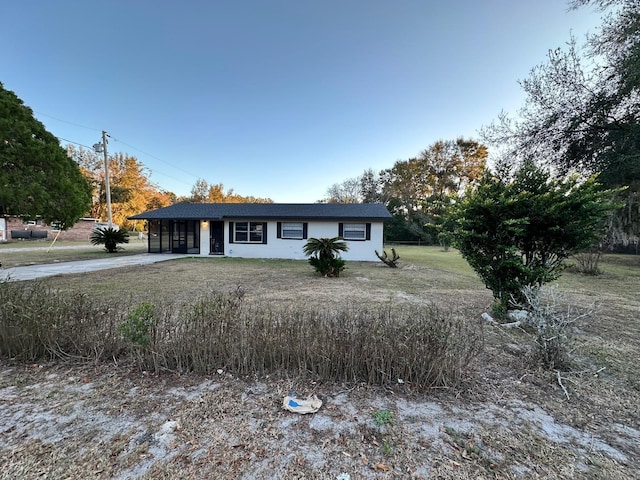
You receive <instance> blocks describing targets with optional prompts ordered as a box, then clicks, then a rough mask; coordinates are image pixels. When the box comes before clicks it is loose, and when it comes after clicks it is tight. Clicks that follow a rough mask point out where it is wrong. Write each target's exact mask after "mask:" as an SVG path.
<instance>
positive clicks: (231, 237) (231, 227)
mask: <svg viewBox="0 0 640 480" xmlns="http://www.w3.org/2000/svg"><path fill="white" fill-rule="evenodd" d="M229 243H233V222H229Z"/></svg>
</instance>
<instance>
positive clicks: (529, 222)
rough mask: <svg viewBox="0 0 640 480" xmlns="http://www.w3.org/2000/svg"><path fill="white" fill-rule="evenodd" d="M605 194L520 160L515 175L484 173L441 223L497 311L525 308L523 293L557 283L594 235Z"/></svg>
mask: <svg viewBox="0 0 640 480" xmlns="http://www.w3.org/2000/svg"><path fill="white" fill-rule="evenodd" d="M613 193H614V192H613V191H611V190H603V189H602V188H601V186H600V185H599V184H598V182H597V179H596V177H591V178H589V179H588V180H586V181H584V182H581V181H579V179H578V178H577V177H570V178H567V179H564V180H562V179H558V178H554V177H552V176H551V173H550V172H549V171H548V170H545V169H543V168H541V167H538V166H536V165H535V164H534V163H533V162H531V161H525V162H524V163H523V165H522V166H521V167H520V168H519V169H517V170H516V171H515V172H512V171H510V170H509V169H506V170H503V171H500V172H497V173H491V172H487V173H485V175H484V176H483V178H482V179H481V180H480V182H479V183H478V184H477V186H475V187H474V188H471V189H469V190H468V191H467V192H466V194H465V196H464V197H463V198H462V199H461V200H460V201H459V202H458V203H456V204H455V205H454V206H453V207H452V210H451V212H450V215H449V218H448V223H449V225H450V228H452V230H453V232H452V233H453V235H454V242H455V246H456V247H457V248H458V249H459V250H460V252H461V254H462V256H463V257H464V258H465V260H467V262H469V264H470V265H471V267H472V268H473V269H474V270H475V272H476V273H477V274H478V275H479V276H480V278H481V279H482V281H483V282H484V283H485V285H486V287H487V288H489V289H490V290H491V291H492V292H493V296H494V298H495V300H496V305H495V306H496V312H497V313H503V312H505V311H506V309H507V308H508V306H509V304H510V302H513V303H514V304H522V305H524V304H526V302H525V300H526V299H525V298H523V296H522V289H523V287H526V286H541V285H543V284H545V283H548V282H550V281H553V280H555V279H557V278H558V277H559V276H560V274H561V272H562V269H563V261H564V260H565V259H567V258H568V257H569V256H570V255H572V254H574V253H576V252H579V251H581V250H583V249H585V248H588V247H590V246H592V245H593V244H594V242H597V241H598V240H599V239H600V238H601V237H602V234H603V231H604V224H605V218H606V216H607V214H608V213H609V212H610V211H611V210H612V209H613V208H614V205H613V202H612V201H611V198H612V195H613Z"/></svg>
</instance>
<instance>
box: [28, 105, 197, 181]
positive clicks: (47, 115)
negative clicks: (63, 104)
mask: <svg viewBox="0 0 640 480" xmlns="http://www.w3.org/2000/svg"><path fill="white" fill-rule="evenodd" d="M34 112H35V113H37V114H38V115H43V116H45V117H48V118H52V119H54V120H57V121H58V122H62V123H66V124H68V125H73V126H75V127H80V128H85V129H87V130H93V131H95V132H101V133H102V130H100V129H98V128H93V127H88V126H86V125H81V124H79V123H75V122H70V121H68V120H63V119H61V118H58V117H54V116H53V115H49V114H47V113H42V112H37V111H35V110H34ZM57 138H58V139H59V140H63V141H65V142H67V143H72V144H74V145H79V146H81V147H84V148H86V149H89V150H93V147H89V146H87V145H84V144H82V143H78V142H74V141H72V140H67V139H66V138H62V137H57ZM110 138H111V139H112V140H113V141H115V142H119V143H121V144H123V145H125V146H127V147H129V148H132V149H134V150H135V151H137V152H140V153H142V154H144V155H147V156H148V157H151V158H153V159H154V160H157V161H159V162H161V163H164V164H165V165H168V166H170V167H171V168H174V169H176V170H178V171H180V172H182V173H186V174H187V175H189V176H190V177H193V178H195V179H199V178H200V176H198V175H194V174H193V173H191V172H188V171H187V170H185V169H183V168H180V167H177V166H175V165H173V164H171V163H169V162H167V161H165V160H163V159H161V158H159V157H157V156H155V155H153V154H151V153H149V152H145V151H144V150H141V149H139V148H137V147H134V146H133V145H130V144H128V143H126V142H123V141H122V140H119V139H117V138H114V137H111V136H110ZM145 167H146V168H147V169H148V170H149V171H150V172H151V173H152V174H153V173H158V174H160V175H164V176H165V177H167V178H171V179H172V180H174V181H177V182H179V183H183V184H185V185H191V183H189V182H185V181H183V180H178V179H176V178H175V177H174V176H172V175H169V174H168V173H164V172H161V171H159V170H155V171H154V170H152V169H151V168H149V167H148V166H146V165H145Z"/></svg>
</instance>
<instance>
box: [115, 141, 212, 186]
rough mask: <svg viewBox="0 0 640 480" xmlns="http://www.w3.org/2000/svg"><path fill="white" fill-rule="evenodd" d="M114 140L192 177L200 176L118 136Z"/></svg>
mask: <svg viewBox="0 0 640 480" xmlns="http://www.w3.org/2000/svg"><path fill="white" fill-rule="evenodd" d="M113 140H114V141H115V142H119V143H121V144H123V145H126V146H127V147H129V148H133V149H134V150H136V151H137V152H140V153H143V154H144V155H147V156H149V157H151V158H153V159H155V160H158V161H159V162H161V163H164V164H165V165H169V166H170V167H171V168H175V169H176V170H179V171H181V172H183V173H186V174H187V175H190V176H192V177H194V178H196V179H197V178H200V177H199V176H198V175H194V174H193V173H191V172H187V171H186V170H184V169H182V168H180V167H176V166H175V165H172V164H171V163H169V162H165V161H164V160H162V159H161V158H158V157H156V156H155V155H152V154H151V153H148V152H145V151H144V150H140V149H139V148H136V147H134V146H133V145H129V144H128V143H125V142H123V141H122V140H119V139H117V138H113Z"/></svg>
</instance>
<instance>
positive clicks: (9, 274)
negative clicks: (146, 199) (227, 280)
mask: <svg viewBox="0 0 640 480" xmlns="http://www.w3.org/2000/svg"><path fill="white" fill-rule="evenodd" d="M176 258H185V255H180V254H172V253H141V254H139V255H127V256H122V257H119V256H117V255H114V257H113V258H101V259H96V260H78V261H74V262H60V263H47V264H42V265H29V266H25V267H13V268H3V269H2V270H0V282H2V281H12V282H13V281H21V280H35V279H37V278H44V277H53V276H55V275H65V274H70V273H83V272H95V271H97V270H108V269H111V268H119V267H129V266H132V265H147V264H150V263H157V262H163V261H165V260H173V259H176Z"/></svg>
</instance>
